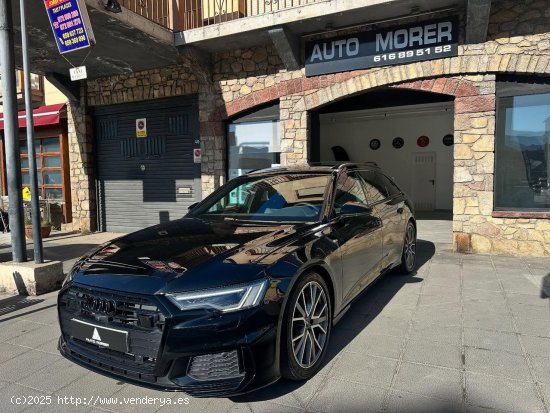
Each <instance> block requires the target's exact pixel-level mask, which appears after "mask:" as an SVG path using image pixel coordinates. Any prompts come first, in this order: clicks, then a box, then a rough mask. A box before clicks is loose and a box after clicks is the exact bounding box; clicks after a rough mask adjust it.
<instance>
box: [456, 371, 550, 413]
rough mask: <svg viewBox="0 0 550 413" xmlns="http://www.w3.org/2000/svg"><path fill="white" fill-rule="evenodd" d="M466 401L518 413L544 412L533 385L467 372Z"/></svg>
mask: <svg viewBox="0 0 550 413" xmlns="http://www.w3.org/2000/svg"><path fill="white" fill-rule="evenodd" d="M466 401H467V402H468V403H469V404H473V405H476V406H481V407H488V408H496V409H501V410H508V411H511V412H517V413H537V412H542V411H544V410H543V406H542V402H541V400H540V399H539V397H538V395H537V392H536V389H535V385H534V384H533V383H530V382H522V381H518V380H510V379H505V378H501V377H494V376H486V375H484V374H477V373H471V372H466Z"/></svg>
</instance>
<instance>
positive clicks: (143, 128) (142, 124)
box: [136, 118, 147, 138]
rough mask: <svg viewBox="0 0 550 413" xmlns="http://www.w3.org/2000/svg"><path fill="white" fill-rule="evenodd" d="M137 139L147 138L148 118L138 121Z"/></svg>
mask: <svg viewBox="0 0 550 413" xmlns="http://www.w3.org/2000/svg"><path fill="white" fill-rule="evenodd" d="M136 137H137V138H146V137H147V119H146V118H140V119H136Z"/></svg>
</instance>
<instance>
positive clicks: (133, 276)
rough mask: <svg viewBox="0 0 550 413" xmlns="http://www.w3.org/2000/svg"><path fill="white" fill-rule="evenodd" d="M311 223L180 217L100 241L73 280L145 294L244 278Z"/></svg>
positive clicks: (257, 274)
mask: <svg viewBox="0 0 550 413" xmlns="http://www.w3.org/2000/svg"><path fill="white" fill-rule="evenodd" d="M315 226H316V225H312V224H309V225H308V224H303V223H302V224H281V223H277V224H253V223H244V222H233V221H214V220H202V219H198V218H183V219H179V220H176V221H171V222H169V223H166V224H161V225H156V226H153V227H149V228H146V229H143V230H141V231H138V232H134V233H132V234H129V235H126V236H124V237H121V238H118V239H116V240H114V241H112V242H110V243H108V244H104V245H102V246H101V247H100V248H98V249H97V250H96V251H94V252H93V253H92V254H90V255H89V256H88V257H86V258H85V259H84V260H82V261H81V262H80V263H79V264H78V266H79V267H78V270H77V271H76V274H75V278H74V282H76V283H79V284H86V285H90V286H96V287H102V288H108V289H116V290H122V291H127V292H137V293H147V294H153V293H162V292H172V291H193V290H201V289H207V288H215V287H220V286H224V285H230V284H237V283H243V282H248V281H251V280H254V279H257V278H258V277H260V276H261V273H262V270H263V269H264V268H265V266H267V265H269V264H271V263H273V261H274V260H276V259H277V257H279V258H280V256H281V255H280V253H281V249H283V250H285V254H286V253H288V251H287V250H286V248H284V247H285V246H288V244H289V243H292V242H293V241H294V240H295V239H296V237H299V236H300V235H302V234H304V233H307V232H309V231H311V229H312V228H314V227H315ZM276 251H279V253H278V254H275V252H276Z"/></svg>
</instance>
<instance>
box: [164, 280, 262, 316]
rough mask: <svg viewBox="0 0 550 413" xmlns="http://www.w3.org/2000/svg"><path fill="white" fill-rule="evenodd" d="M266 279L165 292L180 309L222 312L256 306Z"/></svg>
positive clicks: (260, 299)
mask: <svg viewBox="0 0 550 413" xmlns="http://www.w3.org/2000/svg"><path fill="white" fill-rule="evenodd" d="M267 285H268V280H265V279H264V280H261V281H256V282H254V283H251V284H244V285H243V284H241V285H233V286H231V287H224V288H216V289H212V290H202V291H194V292H191V293H181V294H166V297H168V299H169V300H170V301H172V302H173V303H174V304H175V305H177V306H178V307H179V308H180V310H191V309H197V308H205V309H208V308H211V309H214V310H218V311H221V312H224V313H227V312H230V311H237V310H243V309H245V308H250V307H255V306H257V305H258V304H259V303H260V302H261V301H262V299H263V297H264V294H265V290H266V288H267Z"/></svg>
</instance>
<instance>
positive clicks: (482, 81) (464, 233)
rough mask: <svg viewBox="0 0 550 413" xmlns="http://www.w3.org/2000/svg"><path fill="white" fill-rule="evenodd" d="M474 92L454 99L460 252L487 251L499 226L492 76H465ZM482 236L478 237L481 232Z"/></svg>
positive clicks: (456, 237) (456, 238)
mask: <svg viewBox="0 0 550 413" xmlns="http://www.w3.org/2000/svg"><path fill="white" fill-rule="evenodd" d="M464 80H467V81H470V82H472V84H473V85H474V86H475V87H476V89H477V94H466V95H460V94H458V95H457V96H456V98H455V121H454V126H455V146H454V191H453V193H454V201H453V216H454V218H453V233H454V247H455V249H456V250H457V251H460V252H468V251H473V252H479V253H487V252H491V250H492V245H491V242H490V241H489V240H488V239H487V238H485V236H490V237H495V236H497V235H499V233H500V229H499V228H498V227H497V226H495V225H493V223H492V221H493V219H492V217H491V214H492V211H493V180H494V179H493V178H494V165H495V155H494V151H495V76H494V75H478V76H465V77H464ZM482 234H483V236H480V235H482Z"/></svg>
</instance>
